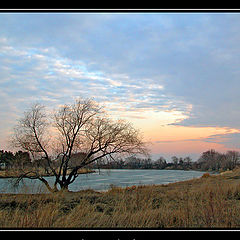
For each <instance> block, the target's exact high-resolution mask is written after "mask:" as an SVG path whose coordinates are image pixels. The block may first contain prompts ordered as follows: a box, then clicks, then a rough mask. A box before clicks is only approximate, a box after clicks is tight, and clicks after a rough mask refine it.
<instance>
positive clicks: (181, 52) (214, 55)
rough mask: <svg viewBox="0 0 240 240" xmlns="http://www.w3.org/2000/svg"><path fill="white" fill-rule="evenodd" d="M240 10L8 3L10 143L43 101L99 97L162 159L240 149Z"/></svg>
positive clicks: (6, 131) (3, 139)
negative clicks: (37, 8)
mask: <svg viewBox="0 0 240 240" xmlns="http://www.w3.org/2000/svg"><path fill="white" fill-rule="evenodd" d="M239 42H240V13H227V12H224V13H223V12H218V13H216V12H215V13H213V12H185V13H184V12H117V13H116V12H115V13H114V12H90V13H89V12H55V13H52V12H42V13H37V12H25V13H24V12H15V13H14V12H12V13H11V12H8V13H7V12H1V13H0V149H5V150H8V149H10V147H9V144H8V139H9V135H10V134H11V133H12V130H13V127H14V125H15V124H16V123H17V120H18V119H19V118H20V117H21V116H22V114H23V112H24V111H25V110H26V109H27V108H29V107H30V105H31V104H32V103H34V102H41V103H42V104H44V105H46V106H47V107H49V108H54V107H57V106H59V105H60V104H64V103H72V102H73V101H74V99H76V98H77V97H83V98H93V99H94V100H96V101H97V102H99V103H100V104H103V105H104V106H105V109H106V110H107V111H108V113H109V114H110V115H111V116H112V117H115V118H121V119H126V120H127V121H129V122H131V123H132V124H133V125H134V127H136V128H138V129H139V130H140V131H141V132H142V133H143V135H144V140H145V141H147V142H149V143H150V144H149V148H150V150H151V152H150V154H151V155H152V157H153V159H156V158H158V157H160V156H164V157H165V158H167V159H169V158H171V156H174V155H175V156H183V157H185V156H190V157H192V158H193V160H197V158H198V157H199V156H200V155H201V153H202V152H204V151H207V150H209V149H215V150H216V151H219V152H226V151H228V150H236V151H240V107H239V106H240V94H239V93H240V68H239V67H240V45H239Z"/></svg>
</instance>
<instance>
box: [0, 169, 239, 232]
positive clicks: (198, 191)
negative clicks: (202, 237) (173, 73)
mask: <svg viewBox="0 0 240 240" xmlns="http://www.w3.org/2000/svg"><path fill="white" fill-rule="evenodd" d="M239 176H240V169H236V170H234V171H232V172H228V173H226V174H222V175H221V174H219V175H210V174H204V175H203V177H201V178H198V179H193V180H188V181H183V182H177V183H171V184H167V185H153V186H132V187H128V188H117V187H112V189H110V190H109V191H107V192H101V193H99V192H95V191H92V190H85V191H80V192H77V193H71V192H69V193H56V194H41V195H39V194H35V195H30V194H25V195H24V194H22V195H20V194H19V195H14V194H2V195H0V227H1V228H78V229H79V228H98V229H99V228H114V229H116V228H239V226H240V204H239V203H240V202H239V201H240V182H239V178H240V177H239Z"/></svg>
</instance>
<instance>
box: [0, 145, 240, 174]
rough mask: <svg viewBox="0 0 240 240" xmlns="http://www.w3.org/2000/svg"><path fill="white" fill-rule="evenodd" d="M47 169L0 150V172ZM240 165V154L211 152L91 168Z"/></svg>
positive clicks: (217, 168) (107, 163) (100, 163)
mask: <svg viewBox="0 0 240 240" xmlns="http://www.w3.org/2000/svg"><path fill="white" fill-rule="evenodd" d="M83 157H84V153H77V154H73V156H72V158H71V161H70V166H72V167H74V166H75V165H77V164H78V161H81V159H82V158H83ZM45 165H46V163H45V162H44V159H38V160H35V161H33V162H32V161H31V157H30V154H29V153H28V152H22V151H17V152H15V153H13V152H11V151H4V150H0V169H1V168H2V169H3V166H4V169H12V168H27V167H28V168H29V167H43V168H44V166H45ZM239 165H240V153H239V152H238V151H227V152H226V153H219V152H217V151H215V150H214V149H210V150H208V151H205V152H203V153H202V154H201V156H200V157H199V159H198V160H197V161H193V160H192V159H191V158H190V157H189V156H188V157H176V156H173V157H171V160H170V161H169V162H168V161H167V160H166V159H165V158H164V157H159V158H158V159H157V160H152V159H151V158H146V159H142V158H138V157H136V156H131V157H128V158H126V159H121V158H119V159H112V160H109V159H100V160H98V161H96V162H94V163H93V164H91V165H89V168H95V169H97V168H102V169H104V168H105V169H168V170H171V169H172V170H174V169H175V170H200V171H216V172H219V171H225V170H232V169H234V168H235V167H236V166H239Z"/></svg>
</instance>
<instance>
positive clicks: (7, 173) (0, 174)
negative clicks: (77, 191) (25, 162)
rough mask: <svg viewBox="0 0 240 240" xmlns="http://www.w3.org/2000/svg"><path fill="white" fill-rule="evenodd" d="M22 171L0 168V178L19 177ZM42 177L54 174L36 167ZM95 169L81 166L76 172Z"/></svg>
mask: <svg viewBox="0 0 240 240" xmlns="http://www.w3.org/2000/svg"><path fill="white" fill-rule="evenodd" d="M24 171H28V170H24ZM24 171H18V170H1V171H0V178H17V177H19V176H20V175H21V174H22V173H23V172H24ZM38 171H39V172H40V174H41V176H42V177H51V176H54V174H47V173H45V171H44V169H38ZM93 172H95V170H92V169H87V168H82V169H79V170H78V174H87V173H93Z"/></svg>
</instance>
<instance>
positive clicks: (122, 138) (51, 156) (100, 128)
mask: <svg viewBox="0 0 240 240" xmlns="http://www.w3.org/2000/svg"><path fill="white" fill-rule="evenodd" d="M50 129H54V131H50ZM50 132H52V137H51V136H50ZM12 142H13V144H14V145H15V146H16V147H19V148H21V149H23V150H25V151H28V152H29V153H31V155H32V157H33V159H38V160H39V159H42V161H44V162H45V170H46V172H48V173H49V174H51V175H53V176H55V183H54V186H53V187H52V186H50V185H49V184H48V182H47V180H46V179H45V178H44V176H43V174H42V173H41V172H40V171H38V169H35V170H33V169H31V170H29V171H28V172H24V173H22V174H21V175H20V176H19V179H22V178H23V177H28V178H35V179H39V180H40V181H42V182H43V183H44V184H45V185H46V186H47V188H48V189H49V191H51V192H56V191H59V190H67V189H68V186H69V185H70V184H71V183H73V182H74V181H75V179H76V178H77V177H78V170H79V169H80V168H83V167H85V166H87V165H89V164H91V163H93V162H95V161H98V160H99V159H102V158H112V159H113V158H115V157H116V156H117V155H118V154H121V155H122V154H126V155H131V154H147V148H146V146H145V143H144V142H143V141H142V136H141V135H140V133H139V131H138V130H136V129H135V128H134V127H133V126H132V125H131V124H130V123H128V122H126V121H123V120H118V121H113V120H111V119H110V118H109V117H107V116H106V114H104V112H103V108H102V107H100V106H99V104H97V103H96V102H94V101H93V100H90V99H78V100H76V102H75V103H73V104H70V105H64V106H61V107H59V109H57V110H56V111H55V112H54V114H53V116H52V117H51V118H50V117H49V116H48V115H47V114H46V113H45V111H44V107H43V106H41V105H40V104H35V105H33V106H32V108H31V109H30V110H29V111H27V112H26V113H25V114H24V117H23V118H22V119H20V120H19V123H18V125H17V126H16V128H15V131H14V136H13V141H12ZM76 153H82V155H81V156H82V157H81V159H80V161H78V162H77V164H75V165H73V164H70V162H71V157H72V156H73V155H74V154H76ZM56 163H57V164H56ZM58 186H60V189H58Z"/></svg>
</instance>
